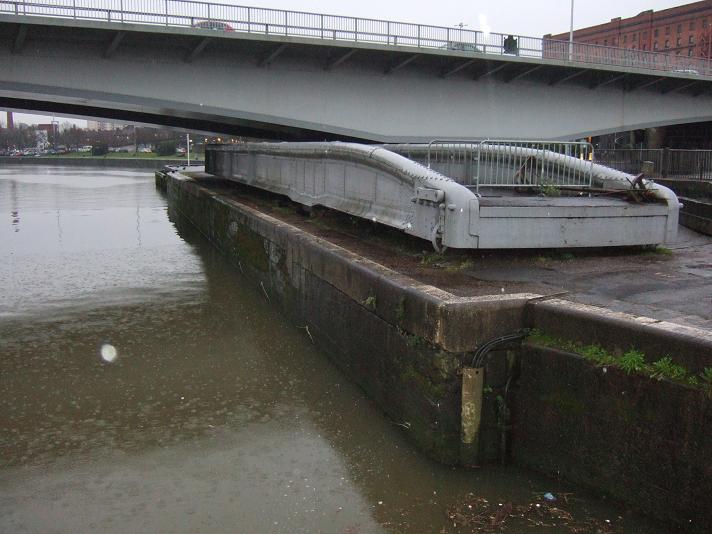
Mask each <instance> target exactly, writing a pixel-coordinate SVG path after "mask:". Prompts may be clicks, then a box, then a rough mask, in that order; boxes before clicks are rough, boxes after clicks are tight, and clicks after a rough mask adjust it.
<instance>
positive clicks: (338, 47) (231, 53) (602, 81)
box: [0, 15, 712, 142]
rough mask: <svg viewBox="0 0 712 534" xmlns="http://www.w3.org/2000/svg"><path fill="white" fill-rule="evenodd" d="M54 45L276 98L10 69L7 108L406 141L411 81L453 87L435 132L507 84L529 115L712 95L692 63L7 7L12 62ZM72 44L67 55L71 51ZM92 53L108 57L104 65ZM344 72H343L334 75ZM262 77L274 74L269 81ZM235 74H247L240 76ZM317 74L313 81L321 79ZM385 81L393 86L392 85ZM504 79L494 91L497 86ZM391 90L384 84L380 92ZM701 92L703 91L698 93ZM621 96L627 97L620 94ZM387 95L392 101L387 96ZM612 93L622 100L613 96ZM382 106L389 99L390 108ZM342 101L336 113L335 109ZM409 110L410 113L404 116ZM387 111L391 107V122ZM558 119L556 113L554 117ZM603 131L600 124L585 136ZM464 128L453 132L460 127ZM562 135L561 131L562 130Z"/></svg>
mask: <svg viewBox="0 0 712 534" xmlns="http://www.w3.org/2000/svg"><path fill="white" fill-rule="evenodd" d="M48 47H49V48H50V49H54V50H62V51H64V50H66V56H65V57H66V58H67V59H68V60H72V58H74V57H75V56H77V54H79V55H81V57H83V58H86V64H87V65H88V67H87V69H88V70H90V71H92V72H96V73H98V72H99V70H100V69H99V68H97V67H101V65H102V64H103V65H104V69H106V68H107V65H112V66H114V67H115V68H116V69H115V70H116V73H117V75H120V74H119V72H120V69H119V67H120V68H121V69H124V68H125V63H126V62H127V61H129V60H130V59H131V58H136V61H139V62H144V63H145V62H148V63H150V64H151V65H153V67H152V75H153V76H154V77H155V84H156V86H157V88H161V89H166V91H165V92H166V93H169V92H170V93H173V92H175V93H176V95H180V97H181V98H186V96H184V95H183V94H182V93H180V92H178V91H177V90H176V87H177V86H176V83H175V80H170V81H169V80H167V79H162V77H163V78H167V77H168V75H166V74H162V73H163V70H162V68H163V67H162V63H166V64H167V62H175V65H173V67H172V72H174V73H175V72H184V73H185V76H186V78H185V80H184V83H186V84H188V85H190V84H191V83H195V81H196V80H197V79H199V78H201V77H203V76H205V77H207V79H205V80H204V81H206V82H207V81H209V79H210V78H211V77H214V76H218V74H217V73H222V77H223V78H224V79H222V78H221V79H220V80H218V79H215V80H214V81H215V84H214V85H215V86H220V85H222V84H223V83H227V78H230V79H232V80H233V82H232V84H230V85H226V87H228V86H229V87H230V90H231V91H232V92H235V93H236V94H235V99H234V100H233V105H236V103H239V102H240V101H246V100H249V99H251V98H252V96H253V95H254V94H259V93H260V92H263V93H266V96H265V98H264V100H265V101H266V100H270V101H271V102H273V104H274V105H273V106H271V108H265V111H264V112H261V113H258V112H257V111H256V110H254V109H235V110H233V109H230V107H229V103H226V104H225V105H223V106H217V105H213V106H210V105H207V102H206V105H205V106H203V103H202V102H193V101H190V102H182V101H181V100H180V99H176V100H171V99H169V98H168V97H166V99H165V101H161V98H156V97H155V96H154V99H155V100H156V101H155V102H153V101H151V100H150V99H149V98H148V96H146V95H140V96H139V95H137V94H135V93H136V92H137V90H136V89H135V87H137V86H138V85H141V84H135V83H133V82H132V80H131V79H130V78H129V76H125V77H124V83H125V85H126V87H122V88H115V90H117V92H118V93H119V94H118V95H117V98H116V99H113V98H109V96H112V95H109V96H107V93H106V90H105V89H103V86H102V84H101V83H98V82H99V80H100V79H102V78H107V77H108V75H107V76H104V75H101V74H95V76H96V77H97V79H92V78H91V74H90V73H87V75H86V76H84V78H86V79H83V80H82V79H77V78H78V77H77V76H74V78H75V80H74V81H75V82H76V83H75V84H74V85H76V87H74V85H72V86H68V87H63V86H61V87H58V88H56V90H55V89H54V88H52V87H50V86H51V85H52V84H51V83H50V82H53V80H49V79H48V80H46V81H47V84H46V85H47V86H48V87H47V88H45V92H44V94H39V91H40V90H39V89H38V88H37V84H36V83H35V84H34V85H33V86H32V87H29V88H28V89H27V90H25V91H22V90H20V88H19V84H17V83H15V84H10V82H9V79H10V78H9V76H7V74H8V73H5V74H6V77H7V78H8V80H6V81H5V83H3V84H2V85H0V106H3V107H7V108H14V109H32V110H38V111H46V112H54V113H66V114H81V115H86V116H91V117H105V118H109V119H120V120H130V121H137V122H144V123H154V124H164V125H170V126H178V127H185V128H194V129H198V130H202V131H211V132H225V133H231V134H238V135H249V136H259V137H264V138H278V139H296V140H309V139H318V140H324V139H342V140H345V139H351V140H357V139H358V140H364V141H376V142H382V141H389V142H390V141H397V140H398V139H404V140H414V138H416V137H418V138H422V139H426V138H427V137H431V136H429V135H423V134H422V132H419V131H418V132H416V135H413V137H412V138H410V137H404V136H405V135H407V134H405V133H401V132H397V131H396V128H395V127H394V126H393V125H397V124H403V125H404V126H403V128H404V132H405V131H406V130H407V131H413V128H410V127H408V125H407V124H406V122H407V119H406V117H414V116H415V115H414V114H413V113H412V111H411V110H410V109H407V110H406V109H403V110H399V108H398V107H397V106H395V104H396V103H392V104H391V103H389V100H388V99H387V98H386V95H388V94H395V93H398V94H401V93H402V88H403V87H407V86H409V87H410V90H409V91H410V92H411V93H413V98H414V99H416V98H417V99H423V98H426V99H427V98H428V95H429V94H431V93H432V91H436V92H438V93H441V94H446V93H442V89H443V88H444V89H445V90H446V92H447V91H450V90H453V91H455V92H454V93H453V94H452V96H451V97H449V99H448V97H445V99H446V100H448V102H447V103H449V106H448V108H447V109H445V108H444V109H442V110H440V107H441V105H435V104H436V102H431V103H432V104H433V110H432V111H430V113H432V114H433V117H426V116H423V119H422V125H421V128H422V127H425V126H426V125H434V124H435V123H436V121H434V120H433V118H437V117H439V118H440V121H442V126H431V127H432V128H437V129H438V131H433V132H432V135H433V136H435V135H439V134H440V133H441V131H442V133H444V134H447V133H448V132H447V131H446V128H447V124H448V122H447V121H446V118H447V117H446V116H445V115H446V114H447V113H452V110H453V109H459V110H460V112H461V115H464V116H466V117H469V115H471V114H472V113H475V111H476V112H477V113H479V114H480V115H482V114H483V113H485V112H486V110H487V109H492V108H493V106H494V107H495V109H496V107H497V106H500V103H498V102H494V101H491V99H493V98H495V97H497V96H496V95H498V94H510V93H511V95H512V97H511V98H509V97H508V99H507V101H508V103H509V105H510V108H512V111H511V113H510V114H511V115H513V116H514V115H519V116H522V115H521V114H520V111H521V110H520V111H516V112H515V111H514V109H515V108H517V109H518V107H522V106H526V105H527V102H528V101H530V100H532V99H537V98H538V99H540V100H541V99H544V100H541V101H539V100H532V102H531V103H530V104H529V105H530V106H531V107H532V110H534V109H535V108H541V107H542V106H543V105H544V102H545V101H546V98H547V95H548V98H549V99H550V100H557V101H558V99H559V98H560V95H561V94H563V93H561V90H562V88H564V87H570V88H572V91H574V92H576V93H577V94H579V93H580V92H581V90H584V91H586V93H580V96H577V97H576V102H578V104H577V105H576V106H574V105H573V104H572V107H571V109H570V110H569V111H566V113H570V114H572V117H573V116H574V115H573V114H574V113H575V112H576V111H577V110H579V111H580V108H582V107H583V108H585V107H586V106H587V105H588V104H589V103H590V104H591V105H595V106H596V107H597V108H598V109H605V107H606V104H605V100H601V99H600V98H599V96H598V93H599V91H604V93H605V94H608V93H610V92H611V90H615V91H618V92H622V93H623V94H624V95H637V94H641V93H644V94H651V95H654V97H655V98H657V99H659V97H660V96H661V95H670V96H672V95H677V96H678V97H684V98H695V101H696V102H699V106H701V107H704V106H705V104H706V103H707V102H709V97H710V95H712V80H711V79H709V78H704V77H701V76H695V75H694V74H690V73H686V72H661V71H653V70H647V71H646V70H641V69H637V70H636V69H626V68H622V67H615V66H606V65H594V64H592V65H585V64H578V65H572V64H566V63H565V62H562V61H555V60H547V59H542V58H539V59H536V58H526V57H517V56H511V57H510V56H502V55H493V54H485V53H478V52H469V51H458V50H438V49H418V48H414V47H399V46H390V47H384V46H378V45H370V44H365V43H364V44H362V43H353V42H345V41H338V40H335V41H333V42H329V41H318V42H315V41H310V40H308V39H300V38H293V37H282V38H280V37H278V36H274V35H269V36H266V35H262V36H261V35H258V34H240V33H239V32H235V33H230V32H218V31H211V30H201V29H197V28H185V29H180V30H179V29H176V28H165V27H161V26H155V27H154V26H141V25H135V24H118V23H100V22H91V23H90V22H86V21H72V20H57V19H49V18H45V17H19V16H9V15H2V16H0V48H2V49H4V50H5V51H6V54H7V55H5V56H4V57H3V58H2V59H3V61H4V60H5V59H7V60H8V61H10V62H11V63H13V64H14V65H13V69H12V70H13V72H14V71H18V70H19V69H21V68H22V65H23V64H26V65H28V67H27V68H28V69H31V70H30V71H29V72H32V71H33V70H34V72H41V71H42V69H43V65H44V64H43V62H42V56H44V55H47V54H48V53H51V51H50V52H46V50H47V49H48ZM57 53H58V52H57ZM62 53H63V54H65V52H62ZM0 54H2V52H0ZM93 58H96V59H98V60H99V61H100V62H99V63H97V64H96V65H94V64H93V63H92V62H93V61H94V59H93ZM159 58H160V59H159ZM57 61H60V62H61V61H64V59H63V58H62V57H58V59H57ZM101 61H103V62H104V63H101ZM68 64H69V63H68ZM218 64H220V65H224V68H222V67H219V65H218ZM31 65H32V66H31ZM295 68H298V69H299V70H301V71H302V72H309V73H313V74H310V78H309V79H310V80H312V81H311V82H309V81H308V80H307V79H306V78H305V79H304V80H301V78H299V76H297V77H295V78H293V79H294V85H293V86H292V87H289V84H288V83H287V80H286V77H287V74H286V73H287V72H289V73H292V74H290V76H294V73H295V72H296V71H295V70H294V69H295ZM225 69H228V70H230V69H234V74H230V75H229V76H228V75H227V73H226V72H225ZM102 70H103V69H102ZM108 70H109V71H110V70H111V69H108ZM121 72H123V71H121ZM144 74H145V73H144ZM121 76H123V75H121ZM354 76H358V77H360V78H361V79H362V80H371V89H369V90H374V89H375V92H374V93H373V95H372V97H370V100H371V106H372V107H374V112H373V113H371V115H373V121H371V123H372V124H375V123H376V122H378V117H379V116H381V117H384V119H382V120H383V126H373V129H374V130H373V131H369V130H368V125H367V124H360V123H361V122H362V121H363V120H364V118H365V115H368V114H364V113H356V112H355V111H354V110H351V109H350V107H351V106H352V105H353V102H352V101H351V100H350V99H351V95H350V93H349V92H348V91H346V88H348V87H352V88H353V89H355V86H354V85H353V83H354V82H353V80H354ZM79 78H81V77H79ZM342 79H343V81H338V82H337V81H336V80H342ZM255 80H264V82H256V81H255ZM279 80H281V85H279V84H280V82H279ZM300 80H301V81H300ZM396 80H397V81H396ZM237 81H239V82H240V83H236V82H237ZM465 81H467V82H468V83H469V84H470V85H468V87H470V88H471V94H472V98H471V99H470V100H469V101H468V100H466V99H464V97H463V96H462V95H464V94H465V93H466V92H469V91H467V90H466V89H465V88H464V86H463V85H462V84H463V82H465ZM80 82H81V83H80ZM117 83H118V82H117ZM251 83H252V84H257V83H264V84H265V85H264V87H263V88H260V87H261V86H260V87H257V85H255V88H256V89H255V93H250V94H248V93H244V94H243V93H242V92H241V91H247V87H248V85H249V84H251ZM310 83H311V84H312V85H314V87H311V85H309V84H310ZM364 83H365V82H364ZM285 84H286V85H285ZM374 84H375V85H374ZM28 85H29V84H28ZM275 85H278V86H280V87H282V88H283V89H287V88H289V89H291V92H292V94H291V95H290V99H288V100H291V101H293V102H294V103H295V104H294V105H293V106H291V107H289V105H288V102H286V103H285V101H284V100H285V99H282V100H274V98H273V95H272V94H271V92H270V91H272V90H271V89H269V88H271V87H275ZM337 85H338V87H341V85H343V87H344V90H340V91H337V90H336V87H337ZM85 86H86V88H88V89H92V90H93V92H92V91H85V94H81V95H80V94H79V93H80V91H79V89H84V87H85ZM319 87H321V89H319ZM99 88H102V90H103V91H104V92H99ZM379 88H382V89H379ZM387 88H391V89H389V90H388V91H386V89H387ZM453 88H455V89H453ZM494 88H496V91H494V92H493V91H492V90H490V89H494ZM512 88H514V89H512ZM119 89H120V90H119ZM168 89H170V91H169V90H168ZM265 89H267V90H265ZM251 90H252V89H251V88H250V91H251ZM302 90H303V91H304V94H303V95H302V94H300V92H299V91H302ZM319 90H321V91H324V92H325V93H326V92H329V98H333V99H334V103H333V105H332V106H322V108H320V109H315V110H314V111H315V113H314V115H313V118H311V119H309V116H303V114H302V115H300V113H299V112H300V110H301V111H304V110H305V109H311V108H310V107H309V106H310V104H309V98H310V97H313V96H314V94H315V91H317V92H318V91H319ZM587 90H590V91H587ZM359 91H360V90H359ZM382 91H385V92H383V94H381V92H382ZM123 93H126V94H125V95H124V94H123ZM267 93H268V94H269V98H268V96H267ZM339 93H340V94H339ZM421 93H422V94H421ZM158 94H160V92H157V91H153V95H158ZM199 94H200V92H196V91H193V92H192V93H191V94H190V95H189V96H190V97H192V98H193V99H195V98H196V97H197V95H199ZM432 94H434V93H432ZM93 95H101V98H99V96H95V97H92V96H93ZM477 95H479V96H477ZM515 95H519V96H515ZM536 95H539V96H536ZM557 95H559V96H557ZM584 96H585V98H584ZM248 97H249V98H248ZM696 97H702V98H699V99H697V98H696ZM324 98H326V96H325V97H324ZM364 98H369V97H367V95H361V96H360V98H359V100H360V101H363V99H364ZM497 98H500V97H497ZM501 98H503V99H504V98H505V97H501ZM606 98H608V97H606ZM629 100H630V99H629ZM616 101H620V98H619V99H618V100H616ZM337 102H338V103H337ZM379 102H382V103H383V104H379ZM398 102H400V104H399V105H400V106H401V107H402V106H404V105H406V104H408V102H409V101H408V100H407V99H406V100H403V99H401V100H399V101H398ZM478 102H479V103H482V105H485V104H487V107H485V108H482V110H480V109H479V108H477V106H478ZM611 102H612V103H614V100H611ZM631 102H632V103H631V104H629V105H631V106H633V105H634V106H635V107H636V108H637V109H642V108H644V107H645V106H643V105H639V104H637V103H635V104H634V103H633V102H637V100H635V98H633V99H632V100H631ZM641 102H642V101H641ZM502 105H503V104H502ZM379 106H381V107H384V109H380V107H379ZM385 106H389V107H385ZM279 107H284V108H285V112H284V113H279V112H276V111H273V113H275V115H274V116H269V115H267V113H268V110H270V109H271V110H275V109H277V108H279ZM376 108H378V109H376ZM436 108H437V109H436ZM332 109H333V110H334V111H328V110H332ZM418 109H420V110H421V114H427V112H428V110H427V108H426V107H423V106H422V105H419V106H418ZM647 109H656V110H658V112H659V111H660V110H662V109H663V108H661V107H660V106H657V105H651V106H647ZM447 110H450V111H449V112H448V111H447ZM401 111H402V113H403V116H400V115H398V113H400V112H401ZM624 111H625V113H623V112H621V113H617V112H616V110H612V111H611V117H620V116H625V117H628V116H630V115H631V113H630V110H629V109H626V110H624ZM327 112H328V113H327ZM562 113H563V112H562ZM330 114H331V115H330ZM391 115H392V117H391ZM678 115H680V114H678ZM385 117H388V120H386V119H385ZM697 117H699V118H698V119H696V118H693V119H692V120H706V119H705V117H706V115H705V114H704V113H698V114H697ZM482 119H483V120H480V121H472V120H470V119H469V118H467V120H463V121H462V123H463V126H462V128H465V126H464V125H465V124H469V125H471V126H472V127H474V126H475V125H476V124H478V123H481V124H485V123H487V121H489V122H490V123H491V124H487V127H488V128H490V129H491V128H493V127H499V126H500V125H502V128H504V126H503V125H504V124H505V123H506V125H507V126H506V127H507V128H510V129H511V130H512V131H513V132H517V131H519V132H521V131H523V130H525V129H526V128H528V127H530V124H526V123H525V122H524V120H523V119H522V120H519V121H516V120H513V117H512V118H510V117H509V114H507V113H504V112H503V114H502V116H500V117H498V118H495V117H490V118H488V119H486V120H485V119H484V117H482ZM503 119H505V120H503ZM534 119H536V120H534ZM552 119H553V117H552ZM616 120H618V119H616ZM665 120H667V122H668V123H672V122H675V121H677V122H681V121H682V119H681V118H680V117H677V116H672V117H671V118H668V119H665ZM457 122H458V121H457V120H456V119H455V118H453V119H452V120H449V123H450V124H455V123H457ZM517 122H519V124H517ZM529 122H532V123H536V124H538V125H539V129H540V131H541V134H540V135H538V136H536V135H532V132H528V131H524V132H523V133H522V134H521V136H520V137H544V138H562V134H563V132H560V133H558V134H557V133H556V132H552V133H549V132H548V131H547V130H546V126H547V125H546V122H542V121H541V120H539V119H537V118H533V119H532V121H529ZM549 122H552V123H553V122H554V121H553V120H552V121H549ZM579 122H581V121H579ZM650 122H651V123H652V122H654V121H653V120H651V121H650ZM663 122H664V121H663ZM350 123H353V124H350ZM510 123H511V124H510ZM616 126H620V125H611V126H610V127H609V128H610V129H611V131H613V130H614V129H615V127H616ZM483 127H484V126H483ZM379 129H380V130H381V131H379ZM387 129H391V130H393V132H388V131H387ZM572 129H575V130H576V131H575V132H574V131H571V132H570V134H571V135H572V136H573V134H574V133H577V134H583V133H586V132H584V131H583V130H582V129H581V127H579V126H576V127H574V126H572ZM603 130H605V128H601V127H597V128H596V130H595V131H598V132H600V131H603ZM593 131H594V130H591V131H590V132H588V133H586V135H588V134H590V133H592V132H593ZM454 133H455V132H453V134H451V135H446V136H447V137H453V135H454ZM471 135H474V134H471ZM496 135H502V132H498V133H497V134H496ZM557 135H558V136H559V137H556V136H557ZM431 138H432V137H431Z"/></svg>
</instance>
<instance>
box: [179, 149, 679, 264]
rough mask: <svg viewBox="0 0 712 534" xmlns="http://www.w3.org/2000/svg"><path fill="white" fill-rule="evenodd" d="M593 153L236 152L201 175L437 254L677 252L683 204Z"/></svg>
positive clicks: (220, 154)
mask: <svg viewBox="0 0 712 534" xmlns="http://www.w3.org/2000/svg"><path fill="white" fill-rule="evenodd" d="M590 153H591V152H590V145H589V144H588V143H541V142H513V141H480V142H473V143H469V142H449V141H448V142H432V143H429V144H428V145H418V144H411V145H394V146H392V145H386V146H382V147H374V146H368V145H362V144H356V143H339V142H337V143H324V142H315V143H244V144H242V143H240V144H237V145H235V144H226V145H211V146H209V147H208V148H207V150H206V164H205V170H206V172H207V173H209V174H212V175H216V176H219V177H222V178H227V179H229V180H235V181H238V182H241V183H243V184H246V185H249V186H252V187H257V188H260V189H265V190H268V191H271V192H274V193H278V194H282V195H286V196H288V197H289V198H291V199H292V200H294V201H296V202H299V203H301V204H303V205H307V206H315V205H321V206H326V207H328V208H332V209H335V210H338V211H341V212H344V213H348V214H350V215H354V216H357V217H361V218H364V219H368V220H371V221H374V222H377V223H381V224H385V225H388V226H391V227H395V228H398V229H400V230H402V231H403V232H404V233H406V234H410V235H413V236H416V237H420V238H423V239H428V240H430V241H431V242H432V244H433V246H434V247H435V249H436V250H442V249H443V247H453V248H541V247H592V246H597V247H598V246H620V245H657V244H660V243H670V242H673V241H674V240H675V237H676V235H677V222H678V210H679V207H680V205H679V202H678V199H677V197H676V196H675V194H674V193H673V192H672V191H670V190H669V189H668V188H666V187H663V186H661V185H658V184H655V183H653V182H648V181H647V180H644V179H643V178H642V176H638V177H636V176H632V175H629V174H626V173H623V172H620V171H616V170H614V169H610V168H608V167H604V166H602V165H597V164H594V163H593V162H592V161H589V160H588V158H587V156H588V155H589V154H590ZM174 170H175V169H174ZM169 172H170V171H169Z"/></svg>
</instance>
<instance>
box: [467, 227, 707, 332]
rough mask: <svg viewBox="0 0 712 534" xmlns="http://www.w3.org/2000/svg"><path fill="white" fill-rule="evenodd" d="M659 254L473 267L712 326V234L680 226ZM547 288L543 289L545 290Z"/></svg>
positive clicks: (478, 273) (599, 302)
mask: <svg viewBox="0 0 712 534" xmlns="http://www.w3.org/2000/svg"><path fill="white" fill-rule="evenodd" d="M668 248H669V250H670V252H671V253H670V254H669V255H668V254H660V253H649V254H646V253H642V254H641V253H634V254H626V253H617V254H616V253H615V252H614V253H607V252H605V251H596V252H590V253H581V254H579V253H576V252H574V253H573V256H569V255H567V253H566V252H560V253H558V254H554V255H552V256H550V257H548V256H539V257H536V258H534V261H532V258H531V257H520V258H515V259H512V260H511V261H509V262H506V261H504V262H503V260H502V258H496V257H490V258H488V261H483V262H481V263H478V264H476V265H475V266H473V267H472V268H471V269H468V274H469V275H471V276H473V277H474V278H476V279H477V280H480V281H484V280H489V281H492V282H495V281H498V282H508V283H511V282H516V283H525V284H532V285H535V286H538V288H539V290H540V292H546V293H557V292H560V291H567V292H568V295H567V297H566V298H570V299H571V300H575V301H578V302H583V303H586V304H593V305H596V306H603V307H606V308H610V309H613V310H616V311H621V312H626V313H631V314H634V315H644V316H648V317H653V318H655V319H660V320H665V321H671V322H676V323H681V324H686V325H691V326H698V327H704V328H709V329H712V237H708V236H704V235H702V234H698V233H696V232H693V231H692V230H688V229H687V228H684V227H680V229H679V234H678V242H677V243H676V244H675V245H672V246H670V247H668ZM541 290H544V291H541Z"/></svg>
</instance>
